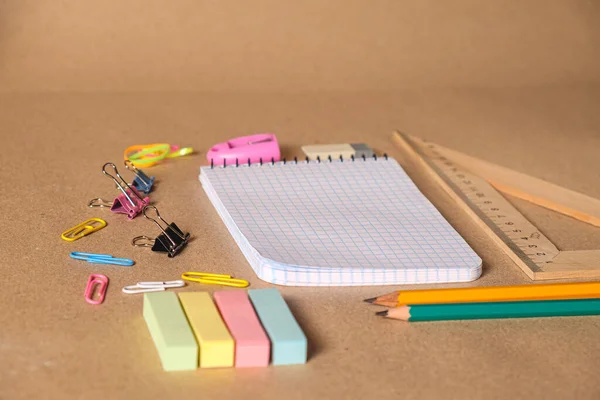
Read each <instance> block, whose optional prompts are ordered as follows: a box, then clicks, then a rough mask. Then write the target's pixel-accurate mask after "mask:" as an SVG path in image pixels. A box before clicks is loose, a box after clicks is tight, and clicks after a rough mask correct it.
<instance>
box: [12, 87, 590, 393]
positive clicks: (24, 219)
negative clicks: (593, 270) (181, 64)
mask: <svg viewBox="0 0 600 400" xmlns="http://www.w3.org/2000/svg"><path fill="white" fill-rule="evenodd" d="M598 109H600V88H599V87H595V88H594V87H581V88H577V87H572V88H562V89H558V88H556V89H521V90H517V89H514V90H488V91H484V90H473V91H469V90H462V91H460V90H456V91H450V90H448V91H443V90H438V91H418V92H417V91H415V92H398V93H395V94H338V95H329V94H320V93H315V94H303V95H250V94H245V95H235V94H229V95H225V94H223V95H209V94H204V95H201V94H192V93H188V94H183V93H179V94H178V93H154V94H35V93H31V94H2V95H0V135H1V136H2V139H3V140H2V149H1V150H0V160H1V162H0V187H1V188H2V195H1V197H0V209H1V210H2V216H3V217H2V224H1V226H2V229H0V249H1V252H0V254H1V255H2V257H1V258H0V277H1V278H2V287H1V288H0V304H1V307H0V360H1V361H0V399H17V398H28V399H31V398H45V399H49V398H56V399H65V398H87V399H93V398H98V399H119V398H140V399H142V398H143V399H159V398H162V399H177V398H180V399H187V398H190V399H195V398H206V399H234V398H249V399H257V398H263V399H282V398H285V399H290V400H291V399H322V398H335V399H338V398H345V399H367V398H368V399H375V398H382V399H383V398H406V399H412V398H432V399H433V398H450V399H467V398H478V399H484V398H485V399H492V398H528V399H549V398H565V399H566V398H570V399H598V398H600V384H599V383H598V377H597V370H598V367H599V366H600V363H599V360H600V335H598V332H600V317H584V318H551V319H529V320H496V321H494V320H490V321H464V322H462V321H457V322H440V323H420V324H404V323H400V322H394V321H388V320H383V319H380V318H378V317H376V316H375V315H374V312H375V311H377V310H378V308H377V307H374V306H372V305H368V304H366V303H363V302H362V299H364V298H367V297H371V296H375V295H378V294H382V293H386V292H389V291H392V290H395V289H398V287H389V286H386V287H344V288H339V287H332V288H302V287H280V290H281V291H282V293H283V295H284V296H285V297H286V299H287V300H288V301H289V304H290V305H291V307H292V309H293V311H294V313H295V315H296V316H297V318H298V320H299V322H300V324H301V325H302V327H303V328H304V330H305V332H306V334H307V336H308V338H309V343H310V354H309V362H308V364H306V365H300V366H292V367H269V368H263V369H247V370H236V369H219V370H198V371H195V372H184V373H166V372H163V371H162V369H161V367H160V362H159V359H158V356H157V354H156V351H155V348H154V345H153V343H152V341H151V338H150V335H149V333H148V330H147V328H146V326H145V323H144V320H143V318H142V298H141V297H140V296H127V295H124V294H122V293H121V292H120V289H121V287H123V286H124V285H127V284H132V283H135V282H138V281H142V280H171V279H177V277H178V276H179V275H180V274H181V273H182V272H184V271H188V270H198V271H212V272H226V273H232V274H233V275H235V276H236V277H239V278H243V279H248V280H249V281H250V282H251V287H253V288H261V287H268V286H269V285H268V284H266V283H264V282H261V281H260V280H258V279H257V278H256V277H255V275H254V273H253V272H252V270H251V268H250V267H249V265H248V263H247V262H246V260H245V258H244V257H243V255H242V254H241V252H240V251H239V249H238V247H237V246H236V245H235V243H234V241H233V239H232V238H231V236H230V235H229V234H228V232H227V230H226V228H225V226H224V225H223V223H222V222H221V220H220V218H219V217H218V215H217V213H216V212H215V210H214V208H213V207H212V205H211V204H210V202H209V201H208V199H207V197H206V195H205V194H204V191H203V190H202V188H201V185H200V183H199V182H198V179H197V177H198V168H199V167H200V165H202V164H204V163H205V159H204V154H205V151H206V150H207V148H208V147H209V146H210V145H212V144H213V143H216V142H219V141H223V140H225V139H228V138H231V137H235V136H238V135H242V134H247V133H252V132H263V131H269V132H275V133H277V134H278V136H279V139H280V142H281V145H282V148H283V151H284V153H285V154H286V155H288V156H293V155H294V154H299V152H300V150H299V149H300V146H301V145H304V144H312V143H339V142H367V143H368V144H370V145H371V146H373V147H375V148H376V149H377V150H379V151H381V152H383V151H385V152H387V153H388V154H390V155H395V156H398V152H397V150H396V149H394V147H393V145H392V143H391V141H390V134H391V132H392V131H393V130H394V129H401V130H404V131H406V132H409V133H411V134H414V135H417V136H421V137H425V138H428V139H431V140H433V141H437V142H439V143H440V144H443V145H445V146H447V147H450V148H454V149H457V150H460V151H463V152H466V153H469V154H472V155H474V156H476V157H480V158H484V159H487V160H489V161H492V162H496V163H499V164H502V165H505V166H508V167H511V168H513V169H516V170H519V171H522V172H525V173H528V174H531V175H535V176H537V177H540V178H543V179H547V180H549V181H552V182H554V183H557V184H560V185H563V186H566V187H568V188H571V189H574V190H578V191H581V192H583V193H586V194H588V195H591V196H595V197H600V185H599V184H598V182H600V157H599V156H598V150H600V114H599V113H598ZM163 141H166V142H171V143H175V144H181V145H190V146H193V147H194V148H195V149H196V150H197V153H196V154H195V155H194V156H189V157H185V158H182V159H176V160H171V161H169V162H166V163H164V164H162V165H160V166H157V167H154V168H152V169H151V170H149V171H148V172H150V173H152V174H153V175H155V176H156V177H157V180H158V183H157V186H156V191H155V192H154V193H153V194H152V198H153V200H154V201H155V202H156V204H157V205H158V207H159V208H160V211H161V214H162V215H163V216H164V218H166V219H167V220H168V221H175V222H176V223H177V224H178V225H179V226H181V227H182V228H183V229H185V230H189V232H191V234H192V236H193V237H194V239H193V241H192V242H191V243H190V244H189V246H188V248H187V249H186V250H185V252H184V253H182V254H181V255H180V256H178V257H176V258H174V259H168V258H167V257H166V256H161V255H158V254H156V253H152V252H151V251H149V250H148V249H136V248H133V247H132V246H131V245H130V241H131V238H132V237H134V236H137V235H143V234H146V235H153V234H154V233H155V226H154V225H153V224H151V223H150V222H149V221H146V220H144V219H140V218H138V219H135V220H134V221H127V220H126V219H125V218H123V216H118V215H114V214H111V213H110V212H108V211H106V210H93V209H90V208H87V206H86V205H87V202H88V200H90V199H92V198H94V197H110V196H111V195H113V194H114V188H113V184H112V182H110V181H109V180H108V179H106V178H105V177H104V176H103V175H102V173H101V166H102V164H103V163H105V162H107V161H114V162H116V163H121V162H122V161H121V160H122V154H123V150H124V149H125V148H126V147H127V146H129V145H133V144H137V143H152V142H163ZM400 161H401V162H402V159H400ZM405 167H406V169H407V171H408V172H409V174H411V176H412V177H413V179H414V180H415V181H416V182H417V184H418V185H419V187H420V188H421V189H422V190H423V191H424V192H425V194H426V195H427V196H428V197H429V198H430V199H431V200H432V201H433V202H434V204H436V206H438V208H439V209H440V210H441V211H442V213H443V214H444V215H445V216H446V217H447V218H448V220H449V221H450V222H451V223H452V224H453V225H454V226H455V227H456V228H457V229H458V230H459V232H460V233H461V234H462V235H463V236H464V237H465V239H466V240H467V241H468V242H469V243H470V244H471V245H472V247H473V248H474V249H475V251H476V252H477V253H478V254H479V255H480V256H481V257H482V258H483V260H484V274H483V276H482V277H481V278H480V279H479V280H477V281H475V282H473V283H470V284H463V285H461V286H470V285H473V286H477V285H500V284H516V283H528V282H529V281H528V279H527V278H526V276H525V275H524V274H523V273H522V272H521V271H520V270H519V269H518V268H517V267H516V266H515V265H513V264H512V262H511V261H510V260H509V259H508V258H507V257H506V256H504V255H503V254H502V253H501V252H500V251H499V250H498V249H496V248H494V246H493V245H492V243H491V242H490V241H489V240H488V239H486V237H484V235H482V234H481V233H480V232H479V231H478V230H477V229H476V227H475V226H474V225H473V224H472V223H471V222H469V221H468V220H467V219H466V218H465V216H464V215H462V214H461V213H460V211H459V210H457V209H456V208H455V207H453V206H452V204H451V202H450V201H449V200H448V199H447V198H446V197H445V196H444V195H443V194H442V193H441V191H439V190H438V189H437V188H435V187H434V186H433V185H431V183H430V182H428V181H427V180H426V179H424V178H423V177H422V176H419V175H418V174H415V171H414V170H413V169H412V168H411V166H410V165H405ZM515 204H516V205H517V206H518V207H519V208H520V209H521V210H522V211H523V212H524V213H525V214H526V215H527V216H529V217H530V218H531V219H532V220H533V221H534V222H535V223H536V224H538V225H539V226H540V227H541V228H542V230H543V231H544V233H545V234H547V235H548V236H549V237H550V238H551V239H552V240H554V241H555V242H556V243H557V244H558V246H559V247H560V248H562V249H600V230H599V229H598V228H593V227H591V226H586V225H584V224H583V223H579V222H576V221H572V220H570V219H568V218H565V217H561V216H558V215H555V214H553V213H551V212H547V211H544V210H539V209H535V208H534V207H531V206H529V205H527V204H525V203H523V202H518V201H515ZM89 217H101V218H103V219H105V220H106V221H107V222H108V226H107V227H106V228H105V229H104V230H102V231H99V232H97V233H94V234H93V235H91V236H88V237H86V238H84V239H82V240H79V241H76V242H73V243H67V242H64V241H62V240H61V239H60V233H61V232H62V231H64V230H65V229H66V228H69V227H71V226H73V225H74V224H76V223H78V222H80V221H83V220H84V219H87V218H89ZM71 251H91V252H100V253H110V254H113V255H115V256H120V257H129V258H133V259H135V261H136V265H135V266H134V267H132V268H126V267H112V266H107V267H102V266H91V265H86V264H84V263H81V262H76V261H74V260H71V259H70V258H69V257H68V254H69V252H71ZM94 272H96V273H105V274H106V275H108V276H109V278H110V285H109V290H108V294H107V298H106V301H105V303H104V304H102V305H101V306H91V305H89V304H87V303H86V302H85V301H84V300H83V291H84V286H85V283H86V280H87V276H88V275H89V274H90V273H94ZM446 286H452V285H446ZM457 286H458V285H457ZM413 287H414V286H413ZM214 289H215V287H210V286H207V287H202V286H199V285H198V286H197V285H190V286H188V287H187V288H185V290H210V291H212V290H214Z"/></svg>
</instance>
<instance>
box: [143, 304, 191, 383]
mask: <svg viewBox="0 0 600 400" xmlns="http://www.w3.org/2000/svg"><path fill="white" fill-rule="evenodd" d="M144 319H145V320H146V324H147V325H148V330H149V331H150V335H152V339H153V340H154V345H155V346H156V350H158V355H159V356H160V361H161V363H162V366H163V369H164V370H165V371H185V370H194V369H196V368H198V344H197V343H196V339H194V333H193V332H192V329H191V328H190V325H189V324H188V321H187V318H186V317H185V314H184V312H183V310H182V309H181V304H180V303H179V299H178V298H177V295H176V294H175V293H173V292H154V293H144Z"/></svg>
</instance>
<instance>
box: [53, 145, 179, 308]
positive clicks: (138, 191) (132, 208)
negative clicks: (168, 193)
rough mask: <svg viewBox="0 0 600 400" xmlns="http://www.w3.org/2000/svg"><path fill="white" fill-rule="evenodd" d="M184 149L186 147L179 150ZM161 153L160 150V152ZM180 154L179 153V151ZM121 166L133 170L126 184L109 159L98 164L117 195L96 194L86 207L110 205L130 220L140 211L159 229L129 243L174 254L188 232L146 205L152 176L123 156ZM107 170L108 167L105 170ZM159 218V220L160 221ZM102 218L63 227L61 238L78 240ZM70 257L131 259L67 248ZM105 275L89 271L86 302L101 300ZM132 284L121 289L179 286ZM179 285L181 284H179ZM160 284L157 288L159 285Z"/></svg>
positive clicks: (101, 224) (111, 261)
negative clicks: (158, 231) (133, 175)
mask: <svg viewBox="0 0 600 400" xmlns="http://www.w3.org/2000/svg"><path fill="white" fill-rule="evenodd" d="M156 151H157V150H156V149H154V148H151V149H150V151H147V152H146V153H145V155H146V156H147V157H155V156H156V154H155V152H156ZM181 151H182V152H185V151H186V150H181ZM163 155H164V154H163ZM181 155H183V154H181ZM137 160H138V162H141V163H142V164H143V163H144V161H145V158H144V157H139V158H137ZM156 162H157V160H156V159H151V163H156ZM124 164H125V167H126V168H127V169H128V170H130V171H132V172H133V173H134V174H135V178H134V180H133V182H132V183H131V184H129V183H128V182H127V181H126V180H125V179H124V178H123V177H122V176H121V174H120V173H119V171H118V169H117V167H116V165H115V164H113V163H110V162H109V163H106V164H104V165H103V167H102V173H103V174H104V175H105V176H107V177H109V178H110V179H111V180H112V181H113V182H114V184H115V186H116V188H117V189H118V190H119V192H120V193H119V194H118V195H117V197H116V198H115V199H114V200H113V201H111V202H109V201H106V200H104V199H102V198H96V199H93V200H91V201H90V202H89V203H88V206H89V207H92V208H110V210H111V211H113V212H115V213H118V214H125V215H127V218H128V219H130V220H132V219H134V218H135V217H137V216H138V215H139V214H140V213H142V214H143V215H144V217H145V218H147V219H148V220H150V221H152V222H154V224H155V225H156V226H158V228H159V229H160V231H161V232H162V233H160V234H159V235H158V236H157V237H156V238H155V239H151V238H149V237H147V236H140V237H136V238H134V240H133V242H132V244H133V245H134V246H149V247H152V250H153V251H157V252H165V253H167V254H168V256H169V257H175V256H176V255H177V254H179V253H180V252H181V251H182V250H183V248H185V246H186V245H187V243H188V240H189V237H190V234H189V233H184V232H183V231H182V230H181V229H180V228H179V227H178V226H177V225H175V223H167V222H166V221H165V220H164V219H163V218H162V217H161V215H160V213H159V212H158V209H157V208H156V207H155V206H151V205H149V201H150V199H149V197H148V196H147V195H148V194H149V193H150V192H151V191H152V189H153V186H154V182H155V177H153V176H148V175H147V174H146V173H144V171H142V170H140V169H139V168H137V167H136V166H135V165H134V163H133V162H132V161H131V160H128V159H126V160H125V161H124ZM109 170H111V171H112V173H111V172H109ZM149 210H153V211H154V213H155V214H156V217H155V218H153V217H151V216H149V214H148V212H149ZM159 221H160V222H162V223H163V225H161V224H160V223H159ZM106 225H107V224H106V221H104V220H103V219H100V218H90V219H88V220H86V221H84V222H82V223H80V224H77V225H75V226H74V227H72V228H70V229H68V230H66V231H65V232H63V233H62V234H61V238H62V239H63V240H65V241H68V242H74V241H76V240H79V239H81V238H83V237H85V236H87V235H89V234H91V233H93V232H96V231H98V230H100V229H103V228H105V227H106ZM140 239H143V240H144V243H139V241H140ZM70 257H71V258H73V259H76V260H82V261H86V262H88V263H92V264H101V265H118V266H126V267H130V266H133V265H134V264H135V262H134V261H133V260H131V259H128V258H120V257H114V256H112V255H110V254H96V253H84V252H77V251H74V252H71V253H70ZM108 282H109V278H108V277H107V276H106V275H102V274H92V275H90V276H89V278H88V283H87V285H86V289H85V292H84V298H85V300H86V301H87V302H88V303H90V304H95V305H97V304H101V303H102V302H103V301H104V299H105V296H106V290H107V287H108ZM138 285H140V286H137V285H135V287H134V288H132V287H131V286H129V287H126V288H124V290H123V291H124V292H125V293H135V292H136V290H137V292H140V291H148V290H149V289H154V290H165V289H166V288H168V287H179V286H174V285H173V284H172V283H171V284H168V283H162V288H161V287H160V286H159V285H158V283H156V282H140V283H139V284H138ZM182 286H183V285H182ZM159 288H160V289H159Z"/></svg>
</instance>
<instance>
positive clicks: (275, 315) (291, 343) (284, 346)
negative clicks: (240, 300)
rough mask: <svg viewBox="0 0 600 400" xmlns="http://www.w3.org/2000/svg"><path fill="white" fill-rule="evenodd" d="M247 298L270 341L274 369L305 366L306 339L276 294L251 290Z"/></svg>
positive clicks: (271, 291)
mask: <svg viewBox="0 0 600 400" xmlns="http://www.w3.org/2000/svg"><path fill="white" fill-rule="evenodd" d="M248 296H249V297H250V301H251V302H252V305H253V306H254V309H255V310H256V314H257V315H258V318H259V319H260V322H261V323H262V325H263V328H265V331H267V335H269V339H270V340H271V360H272V362H273V365H285V364H304V363H306V352H307V341H306V336H305V335H304V332H302V329H301V328H300V325H298V322H296V319H295V318H294V316H293V315H292V312H291V311H290V309H289V307H288V305H287V304H286V302H285V300H284V299H283V297H281V294H279V290H277V289H275V288H272V289H251V290H249V291H248Z"/></svg>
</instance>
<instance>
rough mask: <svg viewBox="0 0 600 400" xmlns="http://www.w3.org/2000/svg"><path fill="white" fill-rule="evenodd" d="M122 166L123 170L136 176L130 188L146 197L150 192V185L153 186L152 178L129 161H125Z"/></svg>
mask: <svg viewBox="0 0 600 400" xmlns="http://www.w3.org/2000/svg"><path fill="white" fill-rule="evenodd" d="M124 164H125V168H127V169H128V170H130V171H131V172H133V173H134V174H135V175H136V177H135V178H134V179H133V183H132V184H131V186H133V187H134V188H136V189H137V190H139V191H140V192H143V193H144V194H146V195H147V194H149V193H150V192H151V191H152V185H154V177H153V176H148V175H146V174H145V173H144V171H142V170H141V169H138V168H136V167H135V165H133V163H132V162H131V161H129V160H125V161H124Z"/></svg>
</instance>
